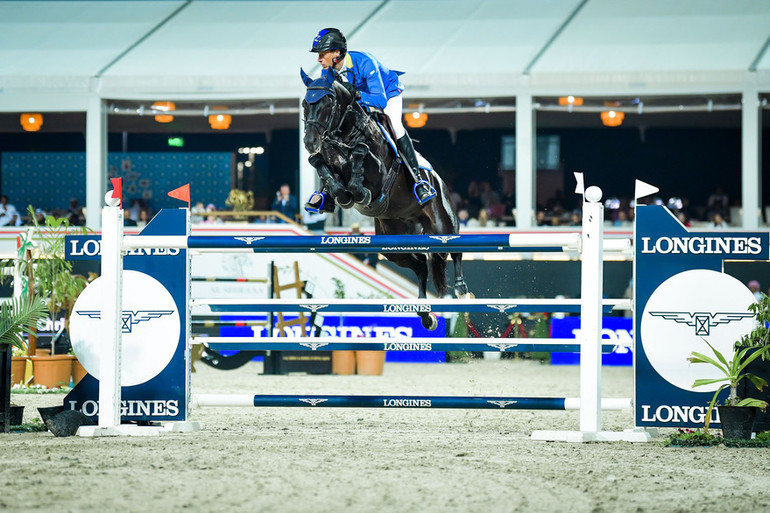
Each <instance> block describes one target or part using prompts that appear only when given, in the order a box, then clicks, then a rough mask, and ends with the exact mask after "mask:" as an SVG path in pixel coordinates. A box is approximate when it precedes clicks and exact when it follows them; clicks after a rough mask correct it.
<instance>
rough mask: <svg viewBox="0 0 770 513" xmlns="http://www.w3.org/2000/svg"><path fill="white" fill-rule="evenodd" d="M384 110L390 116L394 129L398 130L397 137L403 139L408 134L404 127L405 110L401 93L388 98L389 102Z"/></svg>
mask: <svg viewBox="0 0 770 513" xmlns="http://www.w3.org/2000/svg"><path fill="white" fill-rule="evenodd" d="M382 111H383V112H384V113H385V115H387V116H388V117H389V118H390V124H391V125H393V131H394V132H396V139H401V138H402V137H403V136H404V135H406V129H404V123H403V120H402V119H401V118H402V115H401V114H402V113H403V111H404V101H403V100H402V98H401V95H400V94H399V95H398V96H394V97H393V98H391V99H389V100H388V104H387V105H386V106H385V108H384V109H382Z"/></svg>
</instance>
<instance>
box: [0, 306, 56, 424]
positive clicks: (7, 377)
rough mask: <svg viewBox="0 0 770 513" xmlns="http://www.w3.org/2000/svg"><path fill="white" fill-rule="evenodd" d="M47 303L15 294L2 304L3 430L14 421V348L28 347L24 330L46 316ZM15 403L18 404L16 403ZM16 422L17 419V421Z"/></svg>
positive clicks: (0, 396)
mask: <svg viewBox="0 0 770 513" xmlns="http://www.w3.org/2000/svg"><path fill="white" fill-rule="evenodd" d="M46 314H47V312H46V306H45V304H44V303H43V301H41V300H40V299H39V298H31V299H30V298H29V296H23V297H21V298H13V299H11V300H10V301H7V302H5V303H3V304H2V305H0V362H1V363H2V366H1V367H0V423H1V424H2V426H3V431H5V432H7V431H8V426H10V425H11V418H10V417H11V406H12V405H11V357H12V354H13V349H14V348H16V349H18V350H22V351H23V350H25V349H26V341H25V340H24V335H23V334H24V333H27V334H32V333H34V332H33V328H34V327H35V326H37V324H38V322H40V321H41V320H43V319H45V318H46ZM14 406H15V405H14ZM14 423H16V422H14Z"/></svg>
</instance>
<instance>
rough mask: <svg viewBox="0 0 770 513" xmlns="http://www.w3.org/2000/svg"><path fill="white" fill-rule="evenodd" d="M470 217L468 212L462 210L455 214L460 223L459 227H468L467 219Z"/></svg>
mask: <svg viewBox="0 0 770 513" xmlns="http://www.w3.org/2000/svg"><path fill="white" fill-rule="evenodd" d="M470 217H471V216H470V215H468V211H467V210H465V209H464V208H463V209H461V210H460V211H459V212H458V213H457V221H458V222H459V223H460V226H468V219H470Z"/></svg>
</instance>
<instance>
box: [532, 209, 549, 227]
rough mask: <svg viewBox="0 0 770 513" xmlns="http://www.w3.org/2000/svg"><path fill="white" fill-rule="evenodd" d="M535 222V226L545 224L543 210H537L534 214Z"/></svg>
mask: <svg viewBox="0 0 770 513" xmlns="http://www.w3.org/2000/svg"><path fill="white" fill-rule="evenodd" d="M535 224H536V225H537V226H545V225H546V222H545V212H544V211H542V210H538V211H537V214H535Z"/></svg>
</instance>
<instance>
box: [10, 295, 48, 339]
mask: <svg viewBox="0 0 770 513" xmlns="http://www.w3.org/2000/svg"><path fill="white" fill-rule="evenodd" d="M46 316H47V313H46V305H45V303H43V301H41V300H40V298H37V297H36V298H34V299H31V300H30V299H29V298H28V297H20V298H13V299H11V300H10V301H7V302H5V303H3V304H2V305H0V345H2V344H9V345H11V346H13V347H16V348H18V349H22V350H23V349H25V348H26V341H25V340H24V335H23V334H24V333H27V334H29V335H33V334H34V331H33V329H34V328H35V327H36V326H37V325H38V323H39V322H40V321H42V320H43V319H45V318H46Z"/></svg>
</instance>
